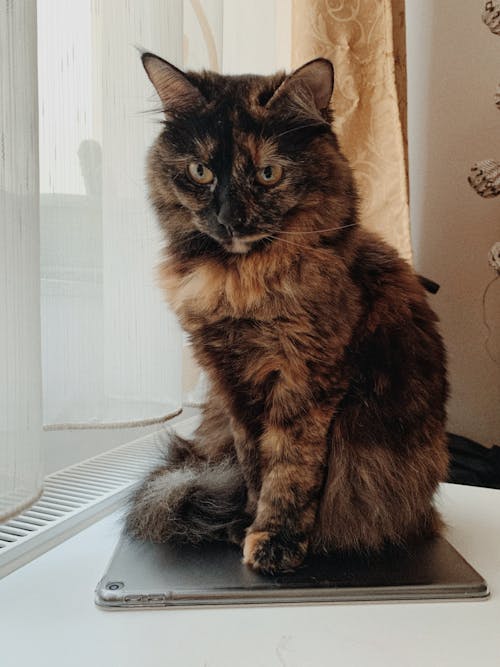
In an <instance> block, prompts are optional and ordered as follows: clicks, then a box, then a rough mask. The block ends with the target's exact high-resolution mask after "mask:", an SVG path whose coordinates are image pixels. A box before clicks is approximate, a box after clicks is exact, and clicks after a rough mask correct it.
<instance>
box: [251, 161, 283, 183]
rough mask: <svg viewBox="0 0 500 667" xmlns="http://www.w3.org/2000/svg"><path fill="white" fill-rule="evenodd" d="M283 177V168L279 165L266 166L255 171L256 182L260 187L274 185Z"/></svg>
mask: <svg viewBox="0 0 500 667" xmlns="http://www.w3.org/2000/svg"><path fill="white" fill-rule="evenodd" d="M282 176H283V167H280V165H279V164H268V165H267V166H266V167H263V168H262V169H259V170H258V171H257V180H258V181H259V183H260V184H261V185H274V184H275V183H277V182H278V181H279V180H280V179H281V177H282Z"/></svg>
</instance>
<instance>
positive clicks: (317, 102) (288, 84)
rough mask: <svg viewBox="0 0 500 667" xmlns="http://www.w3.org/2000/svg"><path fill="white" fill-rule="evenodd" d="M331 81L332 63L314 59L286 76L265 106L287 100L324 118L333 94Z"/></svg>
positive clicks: (332, 76)
mask: <svg viewBox="0 0 500 667" xmlns="http://www.w3.org/2000/svg"><path fill="white" fill-rule="evenodd" d="M333 80H334V73H333V65H332V63H331V62H330V61H329V60H327V59H326V58H316V60H311V61H310V62H308V63H306V64H305V65H302V67H299V68H298V69H296V70H295V72H292V73H291V74H290V75H288V76H287V77H286V79H285V80H284V81H283V83H282V84H281V85H280V86H279V87H278V89H277V90H276V92H275V93H274V95H273V96H272V97H271V99H270V100H269V102H268V103H267V105H266V106H268V107H271V106H274V105H275V104H276V103H278V102H279V101H280V100H282V99H283V98H288V99H289V100H291V101H293V100H295V101H296V102H297V103H298V104H299V106H302V107H303V106H309V107H310V110H311V111H316V112H318V111H319V112H320V114H321V115H322V116H325V115H326V113H327V109H328V105H329V103H330V99H331V97H332V93H333Z"/></svg>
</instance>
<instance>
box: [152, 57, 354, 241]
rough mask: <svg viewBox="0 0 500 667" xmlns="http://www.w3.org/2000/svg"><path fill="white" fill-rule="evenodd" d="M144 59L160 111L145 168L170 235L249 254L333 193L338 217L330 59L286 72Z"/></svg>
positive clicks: (346, 186)
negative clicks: (231, 72) (235, 71)
mask: <svg viewBox="0 0 500 667" xmlns="http://www.w3.org/2000/svg"><path fill="white" fill-rule="evenodd" d="M142 62H143V65H144V67H145V69H146V72H147V74H148V76H149V78H150V80H151V82H152V83H153V85H154V87H155V88H156V91H157V92H158V95H159V97H160V99H161V101H162V105H163V112H164V114H165V122H164V130H163V132H162V134H161V135H160V137H159V138H158V140H157V141H156V142H155V144H154V145H153V148H152V150H151V153H150V158H149V163H148V164H149V169H148V174H149V185H150V192H151V197H152V201H153V203H154V205H155V207H156V209H157V212H158V214H159V218H160V223H161V224H162V225H163V226H164V227H165V228H166V230H167V233H168V234H169V236H170V237H171V240H172V238H173V240H174V241H177V242H179V243H183V242H185V243H188V242H189V243H190V244H191V245H193V248H198V250H199V251H200V252H201V251H202V250H203V249H205V250H206V251H207V252H210V251H212V252H220V251H221V249H224V251H225V252H227V253H247V252H249V251H250V250H252V249H255V248H258V247H262V245H263V244H267V243H271V242H273V240H274V239H276V238H279V235H280V234H281V233H282V232H284V230H286V229H287V226H288V225H289V224H290V221H291V220H292V219H293V218H294V216H296V214H297V212H298V211H304V210H307V209H309V210H311V211H313V212H314V211H318V210H319V209H321V207H323V208H324V207H325V206H330V205H331V199H332V197H333V199H334V200H335V198H337V200H338V201H337V202H336V203H335V202H334V207H333V208H334V210H336V212H337V216H336V217H338V214H339V213H340V214H342V211H343V210H344V208H345V209H346V210H347V208H348V207H347V204H346V206H343V205H342V201H343V198H344V199H345V198H346V193H348V191H350V190H352V182H351V179H350V172H349V169H348V167H347V165H346V163H345V160H344V158H343V157H342V155H341V153H340V152H339V150H338V145H337V141H336V138H335V135H334V134H333V132H332V130H331V124H330V123H331V116H330V111H329V103H330V98H331V95H332V91H333V67H332V65H331V63H330V62H329V61H328V60H325V59H322V58H319V59H317V60H313V61H312V62H310V63H307V64H306V65H304V66H303V67H301V68H299V69H297V70H295V71H294V72H293V73H292V74H290V75H289V76H286V75H285V74H283V73H278V74H276V75H273V76H256V75H245V76H222V75H219V74H216V73H213V72H201V73H194V72H186V73H184V72H181V71H180V70H179V69H177V68H176V67H174V66H173V65H171V64H169V63H167V62H166V61H164V60H163V59H161V58H159V57H157V56H155V55H153V54H150V53H145V54H143V55H142ZM334 218H335V216H334ZM333 222H335V220H333Z"/></svg>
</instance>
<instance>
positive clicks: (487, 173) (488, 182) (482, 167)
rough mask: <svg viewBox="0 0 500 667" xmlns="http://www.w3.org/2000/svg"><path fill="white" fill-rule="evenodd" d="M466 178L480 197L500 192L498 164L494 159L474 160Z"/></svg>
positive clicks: (487, 197)
mask: <svg viewBox="0 0 500 667" xmlns="http://www.w3.org/2000/svg"><path fill="white" fill-rule="evenodd" d="M467 180H468V181H469V183H470V185H471V186H472V187H473V188H474V190H475V191H476V192H477V193H478V195H481V197H484V198H485V199H489V198H490V197H496V196H497V195H499V194H500V164H499V163H498V162H496V161H495V160H481V161H480V162H476V163H475V164H473V165H472V167H471V170H470V175H469V178H468V179H467Z"/></svg>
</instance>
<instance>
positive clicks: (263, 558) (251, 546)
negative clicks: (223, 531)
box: [243, 531, 308, 574]
mask: <svg viewBox="0 0 500 667" xmlns="http://www.w3.org/2000/svg"><path fill="white" fill-rule="evenodd" d="M307 547H308V544H307V541H306V540H304V539H303V536H302V537H301V538H298V539H297V540H294V539H290V538H289V537H288V536H287V537H285V536H284V535H283V534H281V533H272V532H268V531H258V532H257V531H256V532H249V533H248V534H247V536H246V538H245V543H244V545H243V562H244V563H245V565H249V566H250V567H251V568H253V569H254V570H258V571H259V572H264V573H266V574H278V573H279V572H291V571H293V570H295V569H296V568H297V567H299V565H301V564H302V562H303V560H304V558H305V557H306V554H307Z"/></svg>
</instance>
